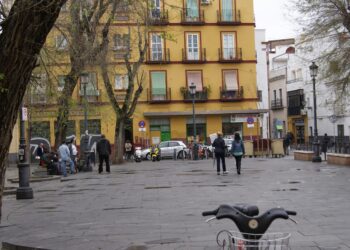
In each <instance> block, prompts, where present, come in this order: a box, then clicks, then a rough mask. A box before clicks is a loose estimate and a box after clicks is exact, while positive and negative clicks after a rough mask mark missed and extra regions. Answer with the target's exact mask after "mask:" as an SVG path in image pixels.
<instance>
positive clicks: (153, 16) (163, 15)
mask: <svg viewBox="0 0 350 250" xmlns="http://www.w3.org/2000/svg"><path fill="white" fill-rule="evenodd" d="M149 19H150V24H151V25H168V24H169V14H168V10H166V11H161V10H159V9H153V10H151V12H150V15H149Z"/></svg>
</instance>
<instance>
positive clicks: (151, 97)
mask: <svg viewBox="0 0 350 250" xmlns="http://www.w3.org/2000/svg"><path fill="white" fill-rule="evenodd" d="M170 101H171V88H168V89H166V90H165V94H154V93H152V89H148V90H147V102H149V103H151V104H157V103H169V102H170Z"/></svg>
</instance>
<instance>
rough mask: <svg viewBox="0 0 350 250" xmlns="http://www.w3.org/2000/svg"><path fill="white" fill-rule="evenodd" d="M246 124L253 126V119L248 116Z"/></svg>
mask: <svg viewBox="0 0 350 250" xmlns="http://www.w3.org/2000/svg"><path fill="white" fill-rule="evenodd" d="M247 123H248V124H253V123H254V118H253V117H251V116H249V117H248V118H247Z"/></svg>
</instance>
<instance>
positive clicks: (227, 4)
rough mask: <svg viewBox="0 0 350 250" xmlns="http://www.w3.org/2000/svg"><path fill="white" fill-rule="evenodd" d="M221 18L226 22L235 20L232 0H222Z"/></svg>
mask: <svg viewBox="0 0 350 250" xmlns="http://www.w3.org/2000/svg"><path fill="white" fill-rule="evenodd" d="M221 20H222V21H224V22H230V21H232V20H233V4H232V0H221Z"/></svg>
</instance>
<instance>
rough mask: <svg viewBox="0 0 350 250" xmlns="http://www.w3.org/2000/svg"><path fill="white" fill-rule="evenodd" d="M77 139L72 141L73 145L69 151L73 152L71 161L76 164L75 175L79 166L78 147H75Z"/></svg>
mask: <svg viewBox="0 0 350 250" xmlns="http://www.w3.org/2000/svg"><path fill="white" fill-rule="evenodd" d="M75 143H76V142H75V139H74V140H73V141H72V143H71V149H69V151H70V152H71V155H70V157H71V159H72V162H73V164H74V169H75V173H77V172H78V166H77V155H78V150H77V146H75Z"/></svg>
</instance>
